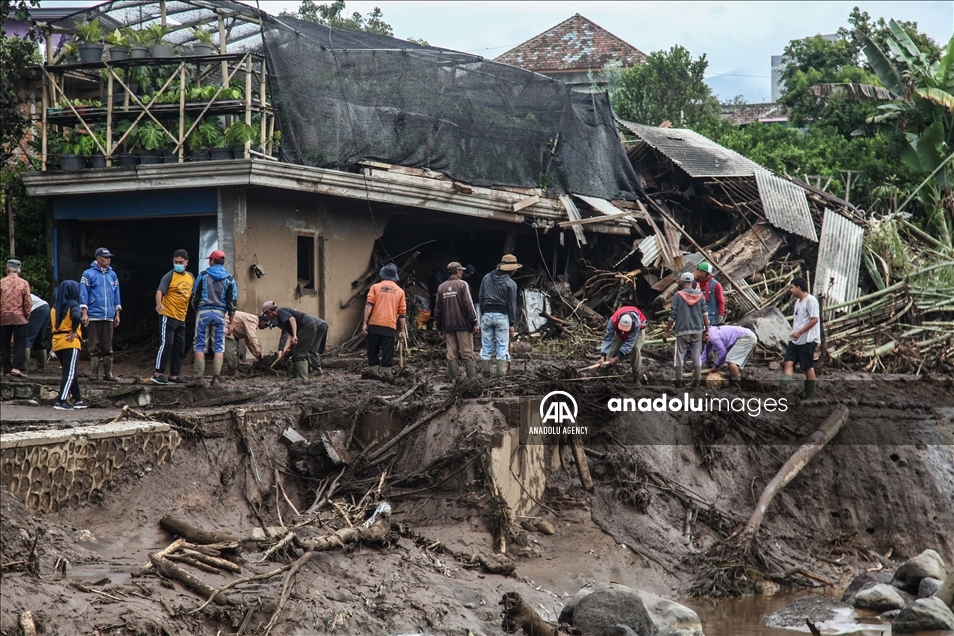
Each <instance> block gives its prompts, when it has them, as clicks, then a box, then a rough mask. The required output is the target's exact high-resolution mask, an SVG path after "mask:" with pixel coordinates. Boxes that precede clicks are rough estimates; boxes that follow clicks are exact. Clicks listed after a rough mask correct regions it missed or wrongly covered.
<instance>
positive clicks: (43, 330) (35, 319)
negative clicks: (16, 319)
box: [23, 294, 50, 371]
mask: <svg viewBox="0 0 954 636" xmlns="http://www.w3.org/2000/svg"><path fill="white" fill-rule="evenodd" d="M30 300H32V301H33V305H32V306H31V307H30V321H29V322H28V323H27V335H26V355H25V356H24V358H23V360H24V365H25V366H24V367H23V369H24V371H28V370H29V369H28V368H27V367H29V366H30V359H31V358H32V357H33V354H34V353H36V354H37V368H38V369H45V368H46V345H47V343H49V342H50V303H48V302H46V301H45V300H43V299H42V298H40V297H39V296H37V295H36V294H30Z"/></svg>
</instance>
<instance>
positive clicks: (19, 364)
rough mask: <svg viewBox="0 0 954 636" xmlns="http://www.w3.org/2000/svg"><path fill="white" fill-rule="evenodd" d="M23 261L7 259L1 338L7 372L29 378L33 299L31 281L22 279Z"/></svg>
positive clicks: (0, 291) (0, 287) (1, 287)
mask: <svg viewBox="0 0 954 636" xmlns="http://www.w3.org/2000/svg"><path fill="white" fill-rule="evenodd" d="M21 268H22V265H21V263H20V261H18V260H17V259H15V258H11V259H10V260H8V261H7V271H6V276H4V277H3V279H2V280H0V341H2V346H0V350H2V358H3V374H4V375H12V376H19V377H24V378H25V377H26V373H25V371H26V367H27V365H26V338H27V325H28V324H29V322H30V311H31V309H32V307H33V299H32V298H31V297H30V283H28V282H27V281H26V280H25V279H23V278H20V269H21Z"/></svg>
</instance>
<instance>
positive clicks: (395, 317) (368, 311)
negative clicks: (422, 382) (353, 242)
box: [361, 263, 407, 373]
mask: <svg viewBox="0 0 954 636" xmlns="http://www.w3.org/2000/svg"><path fill="white" fill-rule="evenodd" d="M378 274H379V275H380V276H381V282H380V283H376V284H374V285H372V286H371V289H370V290H368V302H367V303H366V304H365V306H364V322H363V323H362V325H361V331H362V332H363V333H364V334H365V335H367V337H368V366H370V367H371V370H372V371H374V372H375V373H379V372H381V370H382V369H383V370H384V372H385V373H390V372H391V366H392V365H393V362H394V342H395V339H396V338H397V337H398V335H400V337H402V338H404V337H405V335H404V332H405V324H406V322H407V300H406V299H405V297H404V290H403V289H401V288H400V287H398V285H397V282H398V280H400V278H399V277H398V270H397V266H396V265H395V264H394V263H388V264H387V265H385V266H384V267H382V268H381V270H380V271H379V272H378Z"/></svg>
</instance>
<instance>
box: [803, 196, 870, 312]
mask: <svg viewBox="0 0 954 636" xmlns="http://www.w3.org/2000/svg"><path fill="white" fill-rule="evenodd" d="M864 235H865V230H864V228H862V227H861V226H859V225H855V224H854V223H852V222H851V221H849V220H848V219H846V218H845V217H843V216H842V215H840V214H838V213H837V212H832V211H831V210H829V209H827V208H826V209H825V218H824V219H823V220H822V229H821V241H820V242H819V244H818V262H817V264H816V266H815V290H814V291H815V293H816V294H820V295H824V296H825V298H826V301H827V302H826V304H828V305H837V304H839V303H844V302H848V301H849V300H854V299H855V298H857V297H858V270H859V269H860V268H861V246H862V239H863V238H864Z"/></svg>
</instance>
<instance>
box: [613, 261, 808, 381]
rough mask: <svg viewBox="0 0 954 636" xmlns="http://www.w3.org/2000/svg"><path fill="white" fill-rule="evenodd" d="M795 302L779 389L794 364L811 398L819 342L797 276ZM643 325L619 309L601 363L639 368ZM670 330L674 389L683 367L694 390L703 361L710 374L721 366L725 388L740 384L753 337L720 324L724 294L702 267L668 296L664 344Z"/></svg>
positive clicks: (634, 313)
mask: <svg viewBox="0 0 954 636" xmlns="http://www.w3.org/2000/svg"><path fill="white" fill-rule="evenodd" d="M789 291H790V293H791V294H792V297H793V298H794V299H795V304H794V310H793V317H792V332H791V335H790V337H789V342H788V346H787V348H786V350H785V354H784V357H783V358H782V364H783V367H782V369H783V370H782V379H781V386H782V389H783V390H785V391H788V390H790V389H791V383H792V382H793V377H792V376H793V373H794V367H795V364H796V363H798V365H799V366H800V367H801V369H802V371H803V372H804V373H805V397H806V398H808V399H811V398H814V397H815V368H814V367H815V362H814V360H815V348H816V347H817V345H818V343H819V341H820V340H821V327H820V314H819V305H818V300H817V299H816V298H815V297H814V296H812V295H811V294H809V293H808V281H807V280H806V279H805V278H803V277H796V278H794V279H793V280H792V282H791V285H790V287H789ZM646 325H647V320H646V317H645V316H644V315H643V313H642V312H641V311H640V310H639V309H638V308H636V307H632V306H625V307H620V308H619V309H618V310H617V311H616V312H615V313H614V314H613V315H612V316H611V317H610V319H609V320H608V321H607V323H606V332H605V334H604V336H603V342H602V347H601V349H600V364H616V363H618V362H619V361H620V360H629V361H630V366H631V369H632V371H633V374H634V376H636V377H638V375H639V373H640V370H641V367H642V353H641V350H642V347H643V343H644V342H645V337H644V334H643V332H644V330H645V329H646ZM673 329H675V336H676V342H675V347H674V350H673V371H674V374H675V382H676V385H677V386H681V385H682V383H683V374H684V370H685V366H686V363H687V362H689V363H690V368H691V370H692V384H693V386H698V385H699V383H700V382H701V379H702V367H703V365H704V363H705V361H706V360H707V359H708V360H710V361H711V362H712V369H711V370H712V371H713V372H714V371H717V370H719V369H720V368H721V367H723V365H724V366H726V367H727V370H728V373H729V385H730V386H738V385H739V384H740V383H741V378H742V369H743V368H744V367H745V363H746V361H747V360H748V358H749V355H750V354H751V353H752V351H753V350H754V349H755V345H756V344H757V343H758V338H757V336H756V335H755V333H754V332H753V331H752V330H751V329H747V328H746V327H741V326H737V325H727V324H725V294H724V292H723V289H722V284H721V283H719V282H718V281H717V280H716V279H715V277H714V276H713V268H712V266H711V265H710V264H709V263H706V262H702V263H699V265H698V266H697V267H696V269H695V271H694V272H684V273H682V274H680V276H679V289H678V290H677V291H676V293H675V294H674V295H673V297H672V301H671V304H670V310H669V318H668V320H667V322H666V327H665V329H664V332H663V341H667V340H668V339H669V335H670V334H671V333H672V332H673Z"/></svg>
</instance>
